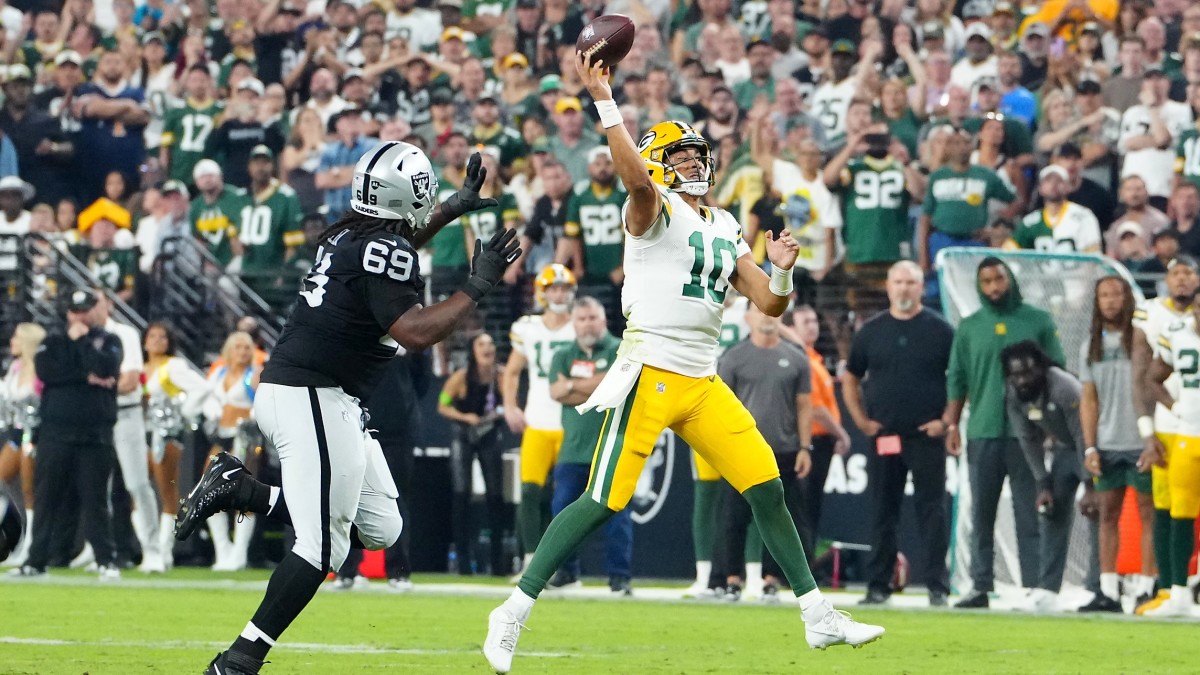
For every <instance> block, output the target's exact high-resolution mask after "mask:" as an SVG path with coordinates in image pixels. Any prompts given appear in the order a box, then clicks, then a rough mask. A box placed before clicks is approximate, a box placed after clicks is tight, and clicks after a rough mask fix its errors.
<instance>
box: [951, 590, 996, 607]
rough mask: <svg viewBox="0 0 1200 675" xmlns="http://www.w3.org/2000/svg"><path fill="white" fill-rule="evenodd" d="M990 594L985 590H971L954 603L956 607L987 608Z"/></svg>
mask: <svg viewBox="0 0 1200 675" xmlns="http://www.w3.org/2000/svg"><path fill="white" fill-rule="evenodd" d="M988 605H989V602H988V594H987V593H985V592H984V591H971V592H970V593H969V594H967V595H966V596H964V597H963V599H962V600H959V601H958V604H956V605H954V608H955V609H987V608H988Z"/></svg>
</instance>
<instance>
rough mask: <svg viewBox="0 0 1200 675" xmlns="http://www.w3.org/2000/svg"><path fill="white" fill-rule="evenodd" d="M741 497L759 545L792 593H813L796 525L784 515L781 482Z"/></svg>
mask: <svg viewBox="0 0 1200 675" xmlns="http://www.w3.org/2000/svg"><path fill="white" fill-rule="evenodd" d="M742 496H743V497H745V498H746V501H748V502H750V509H751V510H752V511H754V522H756V523H758V530H759V532H760V533H761V534H762V539H763V543H765V544H766V545H767V550H768V551H770V552H771V555H772V556H774V558H775V561H776V562H778V563H779V566H780V567H782V568H783V575H784V576H785V577H787V580H788V584H790V585H791V587H792V592H794V593H795V594H796V596H797V597H799V596H801V595H804V594H805V593H808V592H809V591H812V590H815V589H816V587H817V582H816V580H815V579H813V575H812V570H810V569H809V568H808V560H807V559H806V558H805V557H804V547H803V546H801V545H800V535H799V534H798V533H797V532H796V523H794V522H792V514H790V513H788V510H787V505H786V504H785V503H784V501H783V482H782V481H780V480H779V479H778V478H775V479H772V480H769V481H767V482H765V483H759V484H758V485H755V486H754V487H752V488H750V489H748V490H746V491H745V492H743V493H742Z"/></svg>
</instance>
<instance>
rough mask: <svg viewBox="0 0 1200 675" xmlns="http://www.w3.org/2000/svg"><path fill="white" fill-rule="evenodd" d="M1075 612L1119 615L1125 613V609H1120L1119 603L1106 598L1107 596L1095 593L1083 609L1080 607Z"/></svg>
mask: <svg viewBox="0 0 1200 675" xmlns="http://www.w3.org/2000/svg"><path fill="white" fill-rule="evenodd" d="M1075 611H1077V612H1081V613H1082V612H1115V613H1117V614H1120V613H1122V612H1124V611H1125V608H1123V607H1121V603H1120V602H1119V601H1117V600H1113V599H1112V598H1110V597H1108V596H1107V595H1105V594H1103V593H1097V594H1096V595H1095V596H1094V597H1093V598H1092V601H1091V602H1089V603H1088V604H1086V605H1084V606H1083V607H1080V608H1079V609H1077V610H1075Z"/></svg>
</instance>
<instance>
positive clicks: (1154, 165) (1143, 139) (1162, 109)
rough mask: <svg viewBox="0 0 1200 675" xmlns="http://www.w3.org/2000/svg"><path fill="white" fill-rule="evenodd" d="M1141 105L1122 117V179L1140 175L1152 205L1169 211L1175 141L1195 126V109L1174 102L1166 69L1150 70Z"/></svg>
mask: <svg viewBox="0 0 1200 675" xmlns="http://www.w3.org/2000/svg"><path fill="white" fill-rule="evenodd" d="M1143 78H1144V79H1143V80H1142V90H1141V93H1139V94H1138V101H1139V103H1138V105H1135V106H1133V107H1131V108H1129V109H1128V110H1126V111H1125V114H1124V115H1122V117H1121V136H1120V139H1119V140H1118V141H1117V152H1118V153H1120V155H1121V156H1122V157H1123V158H1124V164H1123V165H1122V167H1121V178H1126V177H1128V176H1140V177H1141V178H1142V180H1143V181H1145V183H1146V191H1147V192H1149V193H1150V203H1151V204H1152V205H1153V206H1154V207H1155V208H1157V209H1160V210H1161V209H1165V208H1166V206H1167V198H1168V197H1170V195H1171V183H1172V180H1173V178H1174V176H1175V152H1174V148H1175V139H1177V138H1178V137H1179V135H1180V134H1182V133H1183V132H1184V131H1186V130H1187V129H1188V128H1190V127H1191V125H1192V109H1191V108H1190V107H1188V105H1187V104H1186V103H1179V102H1177V101H1171V100H1169V99H1168V98H1167V92H1168V90H1169V89H1170V87H1171V82H1170V80H1168V79H1167V77H1166V75H1165V74H1164V73H1163V71H1162V69H1161V68H1159V67H1157V66H1151V67H1149V68H1147V69H1146V72H1145V73H1144V75H1143Z"/></svg>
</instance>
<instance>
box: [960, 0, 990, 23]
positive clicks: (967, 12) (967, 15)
mask: <svg viewBox="0 0 1200 675" xmlns="http://www.w3.org/2000/svg"><path fill="white" fill-rule="evenodd" d="M993 13H995V10H994V9H993V8H992V3H991V0H967V2H966V3H964V4H963V6H962V18H963V19H982V18H983V17H985V16H990V15H991V14H993Z"/></svg>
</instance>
